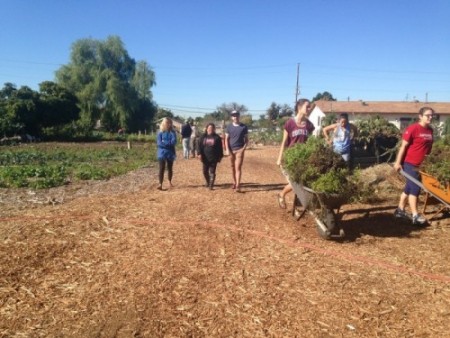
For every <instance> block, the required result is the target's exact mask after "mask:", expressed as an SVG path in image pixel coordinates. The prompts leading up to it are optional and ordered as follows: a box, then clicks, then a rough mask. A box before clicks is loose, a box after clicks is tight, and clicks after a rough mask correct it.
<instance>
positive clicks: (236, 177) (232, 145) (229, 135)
mask: <svg viewBox="0 0 450 338" xmlns="http://www.w3.org/2000/svg"><path fill="white" fill-rule="evenodd" d="M240 115H241V114H240V113H239V112H238V111H236V110H233V111H232V112H231V123H230V124H229V125H228V126H227V128H226V131H225V153H227V154H229V155H230V161H231V171H232V175H233V189H234V191H235V192H241V188H240V185H241V178H242V164H243V162H244V154H245V149H247V146H248V128H247V126H246V125H245V124H244V123H241V122H240V121H239V119H240Z"/></svg>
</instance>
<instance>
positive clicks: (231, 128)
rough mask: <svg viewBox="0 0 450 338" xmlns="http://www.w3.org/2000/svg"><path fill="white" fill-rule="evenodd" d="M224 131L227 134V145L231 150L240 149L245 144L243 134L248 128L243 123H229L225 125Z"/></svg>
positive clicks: (244, 134)
mask: <svg viewBox="0 0 450 338" xmlns="http://www.w3.org/2000/svg"><path fill="white" fill-rule="evenodd" d="M226 133H227V134H228V136H229V145H230V148H231V150H237V149H241V148H242V147H243V146H244V145H245V136H246V135H247V134H248V128H247V126H246V125H245V124H243V123H239V125H237V126H235V125H233V123H230V124H229V125H228V126H227V130H226Z"/></svg>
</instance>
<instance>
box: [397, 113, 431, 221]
mask: <svg viewBox="0 0 450 338" xmlns="http://www.w3.org/2000/svg"><path fill="white" fill-rule="evenodd" d="M433 115H434V110H433V109H432V108H430V107H422V108H420V110H419V121H418V122H417V123H414V124H412V125H410V126H409V127H408V128H406V130H405V132H404V133H403V137H402V143H401V146H400V150H399V151H398V154H397V158H396V161H395V163H394V168H395V170H397V171H400V169H403V170H404V172H405V173H407V174H409V175H410V176H411V177H413V178H415V179H416V180H418V181H420V173H419V166H420V165H421V164H422V162H423V160H424V159H425V156H426V155H428V154H429V153H430V152H431V148H432V146H433V129H432V128H431V120H432V118H433ZM419 194H420V187H419V186H418V185H417V184H415V183H414V182H412V181H410V180H408V179H407V180H406V185H405V189H404V190H403V192H402V194H401V195H400V201H399V203H398V208H397V209H396V210H395V212H394V216H395V217H396V218H405V217H406V218H410V217H411V219H412V223H413V224H414V225H423V224H426V223H427V219H426V218H425V217H424V216H422V215H420V214H419V213H418V211H417V197H418V196H419ZM406 201H408V203H409V207H410V209H411V214H412V215H411V216H410V215H409V214H408V213H407V212H406V211H405V206H406Z"/></svg>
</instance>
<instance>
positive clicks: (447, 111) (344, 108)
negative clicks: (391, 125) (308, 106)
mask: <svg viewBox="0 0 450 338" xmlns="http://www.w3.org/2000/svg"><path fill="white" fill-rule="evenodd" d="M314 103H315V104H316V105H317V106H318V107H319V108H320V110H322V111H323V112H324V113H349V114H380V115H382V114H417V113H418V112H419V109H420V108H421V107H425V106H426V107H431V108H433V109H434V111H435V112H436V114H439V115H450V102H399V101H323V100H319V101H315V102H314Z"/></svg>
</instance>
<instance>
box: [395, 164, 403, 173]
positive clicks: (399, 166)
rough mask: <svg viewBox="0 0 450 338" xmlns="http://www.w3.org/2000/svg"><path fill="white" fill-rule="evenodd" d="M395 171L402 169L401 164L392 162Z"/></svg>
mask: <svg viewBox="0 0 450 338" xmlns="http://www.w3.org/2000/svg"><path fill="white" fill-rule="evenodd" d="M394 169H395V171H400V170H401V169H402V165H401V164H400V163H394Z"/></svg>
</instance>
